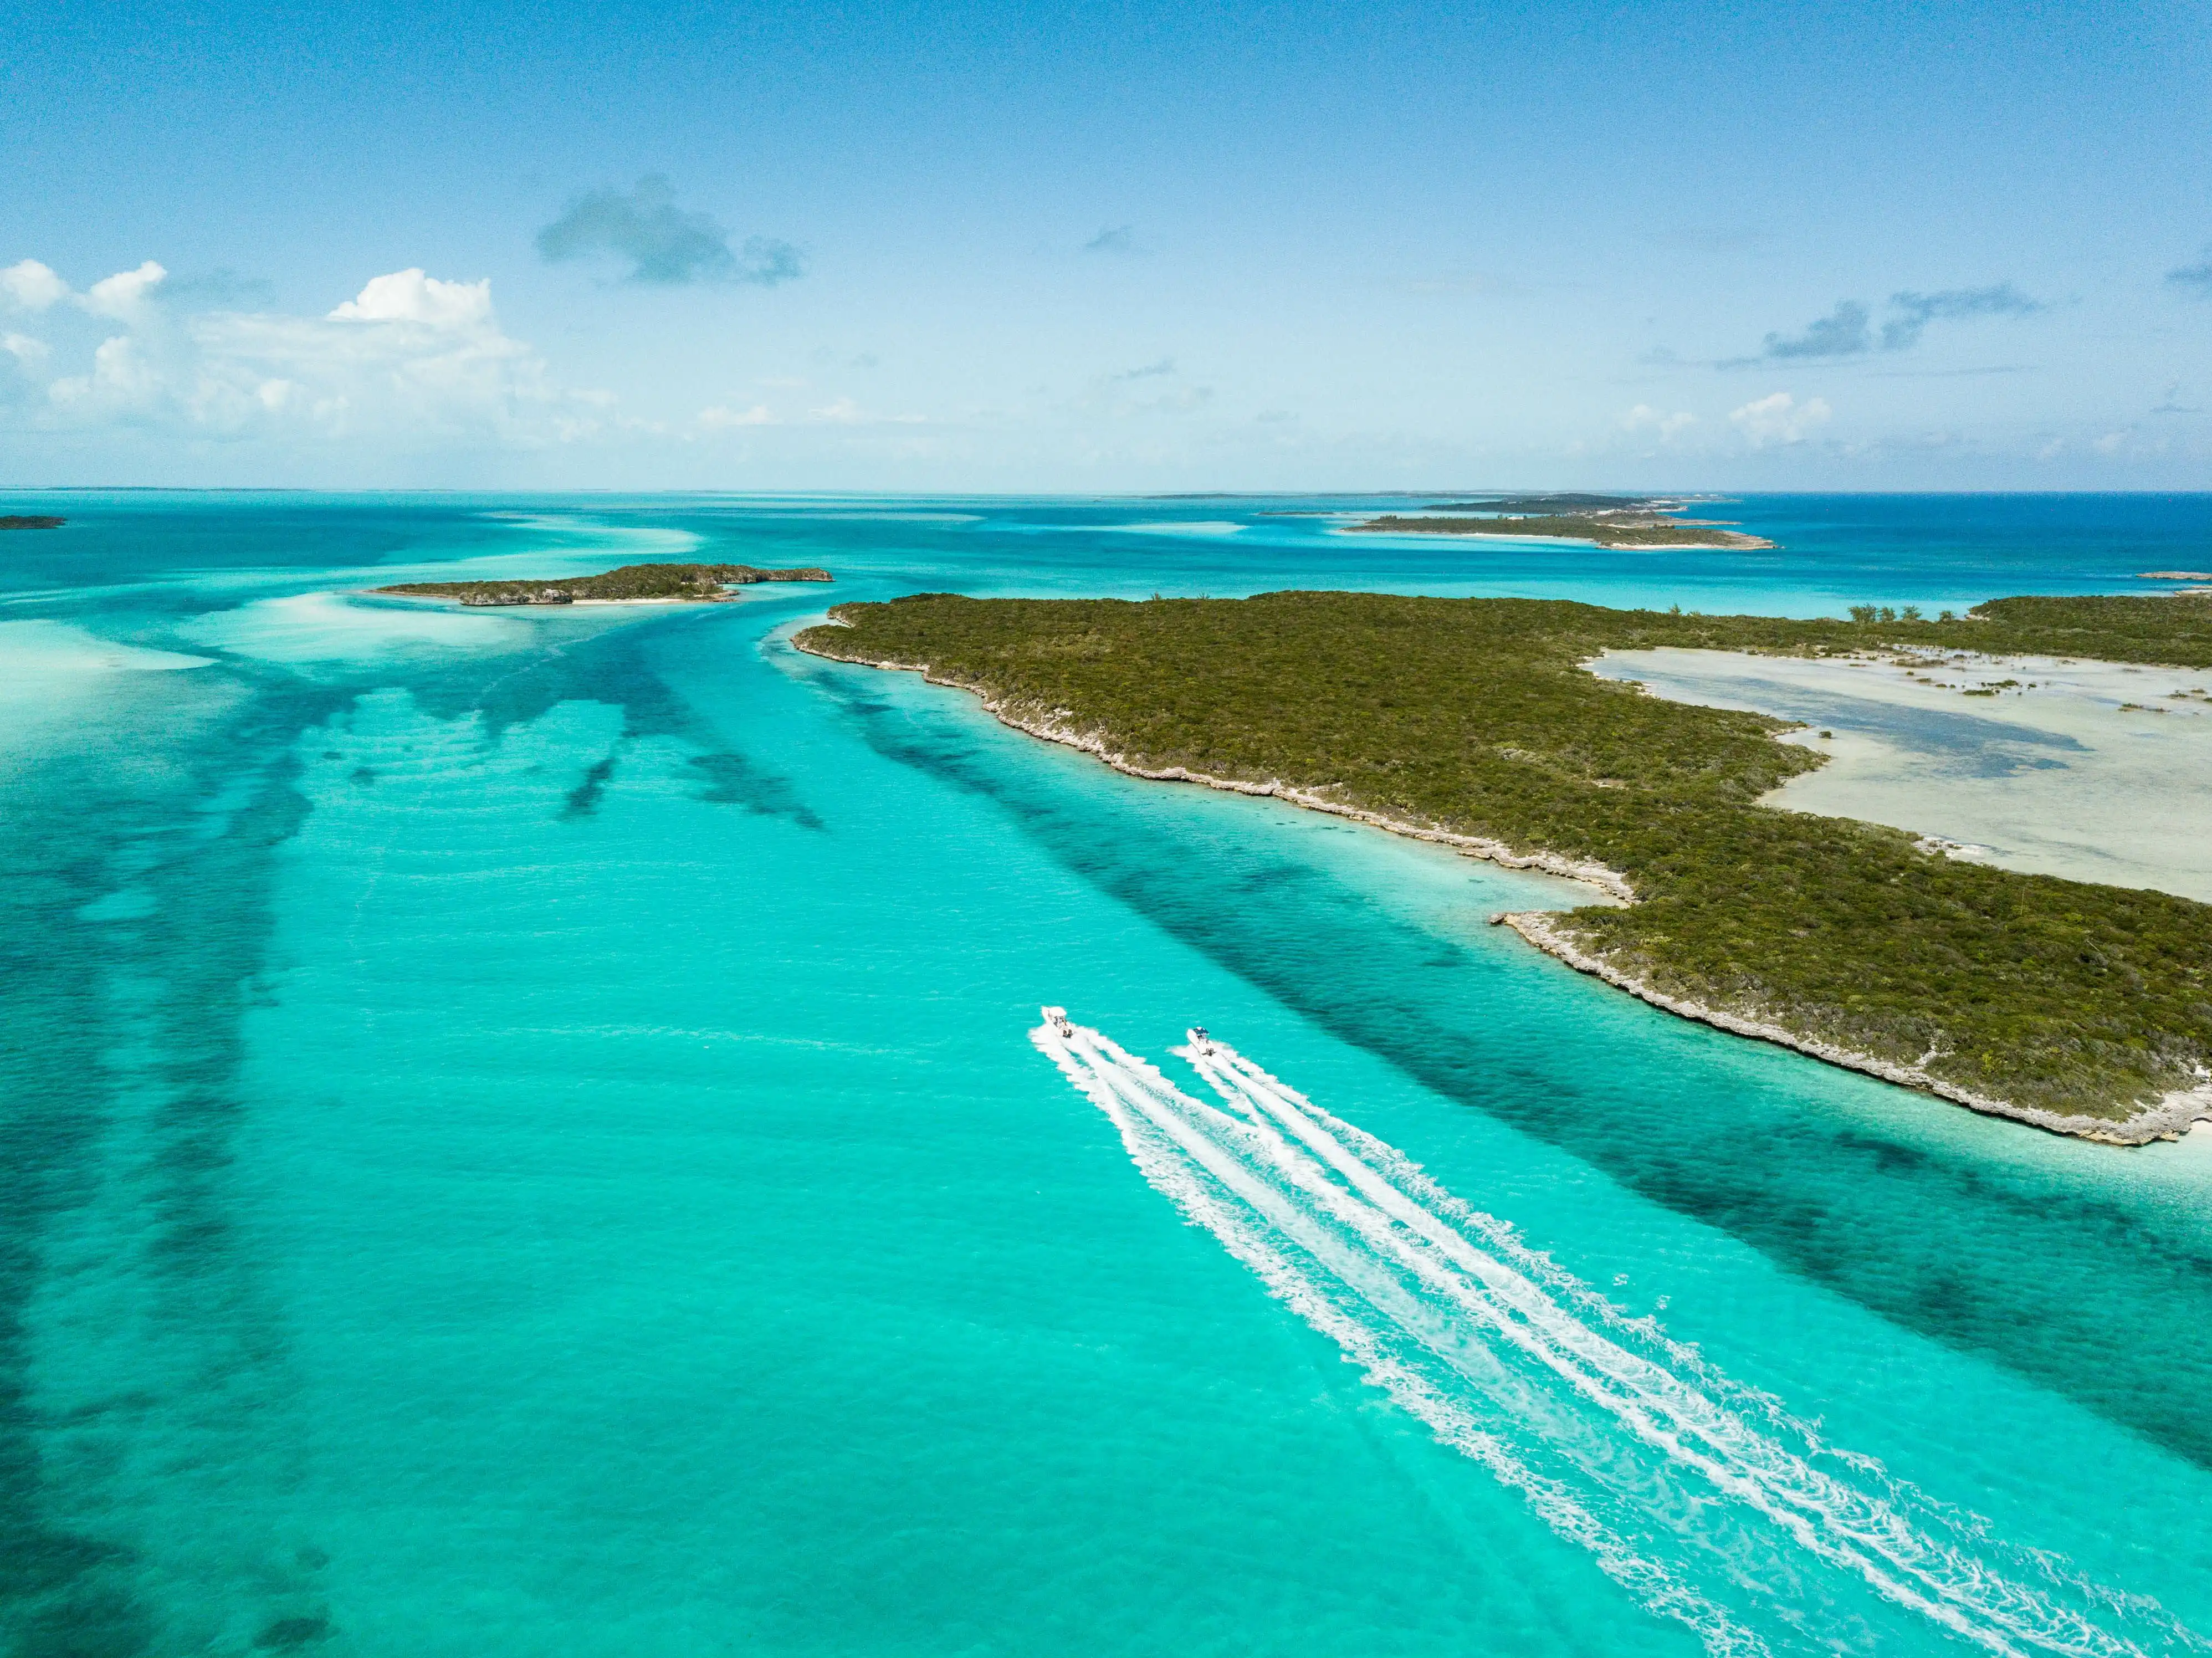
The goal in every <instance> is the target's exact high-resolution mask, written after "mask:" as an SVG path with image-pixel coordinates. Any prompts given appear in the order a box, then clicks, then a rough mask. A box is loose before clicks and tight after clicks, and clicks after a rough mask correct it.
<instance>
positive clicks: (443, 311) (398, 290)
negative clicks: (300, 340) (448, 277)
mask: <svg viewBox="0 0 2212 1658" xmlns="http://www.w3.org/2000/svg"><path fill="white" fill-rule="evenodd" d="M491 319H492V317H491V278H490V277H489V276H487V277H485V278H484V279H483V281H482V282H440V281H439V280H438V279H437V278H436V277H435V276H424V275H423V274H422V267H421V266H419V265H416V266H412V267H410V269H408V270H395V271H393V272H392V274H391V275H390V276H372V277H370V278H369V281H368V286H367V287H366V288H362V290H361V292H360V293H359V294H358V295H356V296H355V297H354V298H352V299H350V300H348V301H346V302H345V303H344V304H343V305H341V306H339V307H337V308H336V309H335V310H333V311H332V312H331V321H333V322H344V321H351V322H408V323H420V324H422V325H423V326H424V327H426V328H478V327H483V326H487V325H490V323H491Z"/></svg>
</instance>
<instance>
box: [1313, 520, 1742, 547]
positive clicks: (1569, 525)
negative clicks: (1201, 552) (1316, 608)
mask: <svg viewBox="0 0 2212 1658" xmlns="http://www.w3.org/2000/svg"><path fill="white" fill-rule="evenodd" d="M1348 527H1349V528H1350V529H1352V530H1354V531H1367V532H1369V533H1370V534H1374V535H1389V536H1406V535H1415V536H1541V537H1546V538H1554V537H1556V538H1557V539H1559V540H1562V541H1595V543H1597V544H1598V545H1599V546H1601V547H1771V546H1772V545H1773V543H1772V542H1771V541H1762V540H1760V539H1759V537H1757V536H1747V535H1745V534H1743V533H1742V532H1741V531H1736V530H1729V529H1723V528H1722V527H1721V526H1720V525H1713V524H1692V523H1689V522H1686V521H1684V520H1681V519H1671V518H1663V517H1659V516H1656V515H1654V514H1651V513H1639V514H1637V515H1635V516H1626V515H1624V516H1613V515H1607V516H1604V517H1596V516H1589V515H1583V514H1576V513H1547V514H1543V515H1541V516H1535V517H1526V518H1510V517H1508V518H1400V517H1399V516H1398V515H1397V514H1396V513H1384V514H1383V516H1382V517H1380V518H1376V519H1368V521H1367V522H1366V523H1364V524H1354V525H1349V526H1348Z"/></svg>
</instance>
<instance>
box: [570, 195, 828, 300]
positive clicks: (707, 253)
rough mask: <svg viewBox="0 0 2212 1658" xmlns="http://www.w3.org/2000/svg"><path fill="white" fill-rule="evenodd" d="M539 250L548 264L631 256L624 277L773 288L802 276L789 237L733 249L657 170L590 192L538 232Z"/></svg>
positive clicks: (722, 233) (717, 228)
mask: <svg viewBox="0 0 2212 1658" xmlns="http://www.w3.org/2000/svg"><path fill="white" fill-rule="evenodd" d="M538 253H539V254H540V256H542V257H543V258H544V259H546V260H547V261H548V262H549V263H552V264H558V263H560V262H561V261H562V260H565V259H576V258H584V257H586V256H587V255H590V254H594V253H607V254H612V255H614V256H616V257H617V258H622V259H626V260H628V261H629V274H628V276H627V277H626V280H627V281H629V282H647V283H658V284H664V285H669V286H676V285H681V284H683V283H686V282H752V283H757V284H758V285H759V286H761V287H763V288H773V287H775V285H776V284H777V283H779V282H790V281H793V279H795V278H797V277H799V276H804V275H805V269H806V267H805V259H804V258H802V257H801V255H800V253H799V250H798V249H797V248H796V247H793V246H792V245H791V244H790V243H789V242H786V241H779V240H776V239H775V238H774V237H771V236H751V237H748V238H747V239H746V240H745V242H744V246H743V247H742V248H738V249H734V250H733V249H732V247H731V246H730V234H729V232H727V231H726V230H724V229H723V228H722V227H721V226H720V225H719V224H717V223H716V222H714V220H713V219H712V218H710V217H709V216H708V215H706V214H704V213H692V212H687V211H685V210H684V209H682V208H680V207H678V206H677V205H676V192H675V191H673V190H672V189H671V188H670V186H669V183H668V180H667V179H665V178H663V177H662V176H661V175H659V173H653V174H651V175H649V176H648V177H646V178H643V179H639V180H638V181H637V186H636V188H635V189H634V190H630V191H619V190H592V191H586V192H585V193H584V194H582V195H580V196H579V197H575V198H574V200H573V201H571V202H570V203H568V210H567V211H566V212H565V213H563V214H562V216H560V217H559V218H557V219H556V220H554V221H553V222H552V223H551V224H549V225H547V226H546V227H545V228H544V229H543V230H541V231H539V232H538Z"/></svg>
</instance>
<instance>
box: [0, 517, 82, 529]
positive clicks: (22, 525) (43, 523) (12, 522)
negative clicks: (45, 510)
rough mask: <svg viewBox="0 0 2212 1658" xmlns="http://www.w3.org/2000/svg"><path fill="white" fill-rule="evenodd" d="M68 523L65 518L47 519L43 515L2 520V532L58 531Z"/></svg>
mask: <svg viewBox="0 0 2212 1658" xmlns="http://www.w3.org/2000/svg"><path fill="white" fill-rule="evenodd" d="M68 522H69V520H68V519H65V518H46V517H44V516H41V515H33V516H32V517H29V518H21V517H11V518H0V530H58V529H60V528H61V527H62V525H64V524H66V523H68Z"/></svg>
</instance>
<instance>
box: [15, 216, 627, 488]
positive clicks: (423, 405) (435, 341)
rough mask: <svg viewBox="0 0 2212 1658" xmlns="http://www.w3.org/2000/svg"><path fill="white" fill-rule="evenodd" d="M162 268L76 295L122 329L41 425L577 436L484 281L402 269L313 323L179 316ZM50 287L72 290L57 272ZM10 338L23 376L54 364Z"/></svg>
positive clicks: (546, 438) (27, 280) (38, 348)
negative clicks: (567, 429)
mask: <svg viewBox="0 0 2212 1658" xmlns="http://www.w3.org/2000/svg"><path fill="white" fill-rule="evenodd" d="M33 263H34V262H31V261H26V262H25V265H18V266H16V267H15V269H14V270H10V271H8V272H5V273H0V276H5V277H6V278H7V282H8V286H7V289H6V291H7V292H8V293H9V295H11V296H19V295H20V294H21V293H24V292H28V293H30V294H32V295H33V296H34V297H35V296H37V295H43V294H45V293H46V292H47V289H48V286H49V284H47V283H46V282H45V281H44V280H43V279H42V278H40V276H39V275H38V273H45V276H46V277H52V273H51V272H50V271H47V270H46V267H45V266H44V265H36V266H35V270H33V273H32V274H31V275H30V276H25V274H24V272H25V268H26V265H31V264H33ZM165 276H167V272H166V271H165V270H163V269H162V268H161V265H159V264H156V263H155V262H154V261H152V260H150V259H149V260H148V261H147V262H146V263H145V264H142V265H140V266H139V267H138V268H137V270H126V271H121V272H118V273H117V274H116V275H114V276H109V277H107V278H106V280H105V281H102V282H96V283H94V285H93V286H92V288H90V289H88V291H87V292H86V293H84V294H83V295H80V296H78V300H77V303H78V304H79V305H80V306H81V307H82V308H83V309H84V310H86V311H87V312H89V313H92V314H93V315H94V316H98V317H103V318H106V319H110V320H111V321H112V322H115V323H119V324H121V325H122V331H120V332H118V333H115V334H112V336H110V337H108V338H106V340H103V341H102V342H101V343H100V345H99V346H98V347H97V348H96V349H94V351H93V353H92V357H91V361H90V363H89V365H88V367H86V368H85V369H84V370H83V371H82V372H80V373H76V374H64V375H63V376H62V377H61V378H59V379H57V380H53V381H52V383H51V384H50V385H48V386H46V399H45V404H44V408H43V410H40V411H39V412H36V413H34V414H32V415H30V416H27V417H28V418H30V419H31V420H32V421H33V423H34V424H36V425H39V426H41V427H45V428H64V429H76V430H83V429H87V428H97V427H100V426H102V425H107V424H124V425H131V426H137V427H141V428H148V427H150V428H167V429H171V430H177V431H183V432H188V433H192V434H202V435H207V436H216V437H252V436H262V437H270V438H289V439H292V440H352V439H359V438H377V437H381V438H385V439H387V440H393V441H396V442H399V443H403V444H407V445H410V446H412V445H416V444H420V443H422V442H424V441H427V440H439V439H451V438H453V437H456V436H473V437H490V438H497V439H499V440H503V441H506V442H509V443H513V444H518V445H520V446H533V445H536V444H540V443H545V442H550V441H553V440H556V439H558V438H562V437H564V436H568V435H573V434H569V433H564V432H562V431H561V430H560V429H559V428H558V424H557V422H556V418H555V415H554V411H553V410H552V409H551V407H550V405H552V404H556V402H559V401H561V400H562V396H561V394H560V393H558V392H556V391H555V390H554V389H553V388H552V387H551V386H550V383H549V376H548V374H547V372H546V368H545V364H544V361H543V360H542V359H541V358H540V357H539V356H538V353H537V352H536V351H535V350H533V349H532V348H531V347H530V346H529V345H527V344H526V343H524V342H522V341H520V340H516V339H513V338H510V337H508V336H507V334H506V333H505V332H504V331H502V330H501V327H500V325H499V319H498V318H497V316H496V315H495V313H494V312H493V310H492V303H491V284H490V282H489V281H483V282H441V281H440V280H439V279H438V278H436V277H435V276H426V275H424V274H423V272H422V270H419V269H414V270H399V271H394V272H392V273H391V274H390V275H387V276H377V277H374V278H373V279H372V280H371V281H370V282H368V283H367V285H365V286H364V287H363V288H362V290H361V292H360V294H359V295H356V297H355V298H353V299H351V300H348V301H345V302H344V303H343V304H342V305H339V306H338V307H336V308H335V309H333V310H331V312H330V313H327V314H326V315H324V316H320V317H313V316H292V315H286V314H284V313H276V312H263V311H254V312H247V311H202V312H194V313H179V312H178V310H177V309H176V308H175V307H172V306H169V305H167V304H165V303H164V302H163V300H162V282H163V279H164V277H165ZM51 286H52V287H55V288H59V290H60V291H61V292H62V293H64V294H66V292H67V288H65V287H63V286H61V284H60V282H59V279H58V278H52V284H51ZM4 338H5V343H6V347H7V349H8V350H9V352H10V353H11V354H13V355H15V358H16V359H17V360H18V361H19V362H20V363H21V365H22V367H23V368H24V369H25V370H26V372H29V371H31V370H33V369H36V368H39V367H43V363H44V358H45V356H46V355H47V353H46V349H45V348H44V346H43V345H42V344H41V343H40V342H38V341H35V340H28V339H27V338H26V337H23V336H21V335H8V336H6V337H4ZM19 342H20V344H19ZM576 395H577V394H573V393H572V394H569V396H570V397H571V398H573V397H574V396H576ZM586 400H589V398H588V397H586ZM16 406H17V408H18V410H19V411H21V410H24V409H26V408H27V405H24V404H20V403H19V404H17V405H16Z"/></svg>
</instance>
